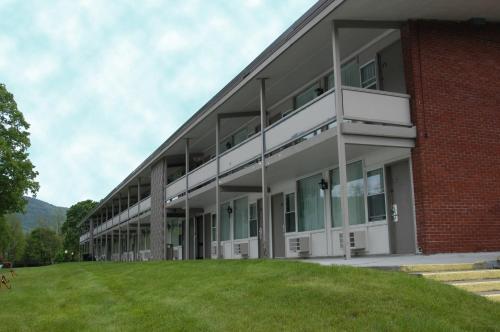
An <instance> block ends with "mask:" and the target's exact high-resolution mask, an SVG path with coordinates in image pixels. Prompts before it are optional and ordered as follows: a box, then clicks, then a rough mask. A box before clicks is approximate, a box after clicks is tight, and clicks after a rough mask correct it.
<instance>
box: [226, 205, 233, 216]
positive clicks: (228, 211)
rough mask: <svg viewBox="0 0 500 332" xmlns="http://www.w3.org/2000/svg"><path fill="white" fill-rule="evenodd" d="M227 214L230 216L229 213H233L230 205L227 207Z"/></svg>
mask: <svg viewBox="0 0 500 332" xmlns="http://www.w3.org/2000/svg"><path fill="white" fill-rule="evenodd" d="M227 213H228V214H229V215H231V213H233V209H232V208H231V205H229V206H228V207H227Z"/></svg>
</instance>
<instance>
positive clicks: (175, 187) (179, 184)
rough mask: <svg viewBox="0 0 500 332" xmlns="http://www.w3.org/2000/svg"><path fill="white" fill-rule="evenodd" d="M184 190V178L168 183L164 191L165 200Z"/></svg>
mask: <svg viewBox="0 0 500 332" xmlns="http://www.w3.org/2000/svg"><path fill="white" fill-rule="evenodd" d="M185 190H186V178H185V177H184V176H182V177H180V178H178V179H177V180H175V181H174V182H172V183H170V184H169V185H168V187H167V190H166V192H167V193H166V195H167V199H170V198H173V197H176V196H178V195H179V194H181V193H182V192H184V191H185Z"/></svg>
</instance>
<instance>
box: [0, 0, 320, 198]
mask: <svg viewBox="0 0 500 332" xmlns="http://www.w3.org/2000/svg"><path fill="white" fill-rule="evenodd" d="M313 2H314V0H308V3H305V2H304V1H302V0H293V1H291V2H287V3H285V2H278V1H276V2H274V1H273V2H271V1H269V2H265V1H257V0H245V1H244V2H231V1H227V2H224V1H210V2H208V1H200V0H186V1H182V2H176V3H175V5H173V4H172V2H170V1H166V0H163V1H162V0H147V1H144V2H141V4H140V5H138V4H137V2H135V1H124V2H111V1H94V0H79V1H64V0H63V1H53V2H50V4H47V3H46V2H37V1H22V2H21V1H17V2H15V1H7V2H6V1H5V0H4V1H2V0H0V8H2V11H9V13H12V15H4V16H3V17H2V20H1V21H0V79H1V80H2V82H4V83H6V84H7V87H8V88H9V89H10V90H11V91H12V92H13V93H14V95H15V98H16V101H17V102H18V105H19V108H20V109H21V110H22V111H23V112H24V114H25V116H26V118H27V119H28V121H29V122H30V123H31V125H32V127H31V129H30V131H31V133H32V135H31V141H32V148H31V158H32V160H33V162H34V164H35V165H36V168H37V170H38V171H39V172H40V176H39V181H40V184H41V190H40V193H39V195H38V196H39V197H40V198H41V199H44V200H47V201H49V202H51V203H54V204H58V205H65V206H69V205H71V204H73V203H74V202H76V201H78V200H82V199H87V198H92V199H95V200H99V199H101V198H102V197H104V196H105V195H106V194H107V193H108V192H109V191H110V190H111V189H112V188H113V187H114V186H116V185H117V184H118V183H119V182H120V181H121V180H122V179H123V178H124V177H125V176H127V175H128V174H129V173H130V172H131V171H132V170H133V169H134V168H135V167H136V166H137V165H138V164H139V163H140V162H141V161H143V160H144V159H145V158H146V157H147V156H148V155H149V154H150V153H151V152H152V151H153V150H154V149H155V148H156V147H157V146H158V145H159V144H161V143H162V142H163V141H164V140H165V139H166V138H167V137H168V136H169V135H170V134H171V133H172V132H173V131H174V130H175V129H177V128H178V126H180V125H181V123H182V122H183V121H185V120H186V119H187V118H188V117H189V116H190V115H191V114H193V113H194V112H195V111H197V110H198V108H199V107H200V106H202V105H203V104H204V103H205V102H206V101H207V100H208V99H209V98H211V97H212V96H213V94H214V93H216V92H217V90H219V89H220V88H222V87H223V86H224V85H225V84H226V83H227V82H228V81H229V80H230V79H231V78H232V77H233V76H234V75H235V74H236V73H237V72H238V71H240V70H241V69H242V68H243V67H244V66H245V65H247V64H248V62H249V61H250V60H251V59H252V58H253V57H255V56H256V55H257V54H258V53H260V52H261V51H262V50H263V49H264V47H265V46H267V45H268V44H269V43H270V42H271V41H272V40H273V39H274V38H276V37H277V35H278V34H279V33H280V32H281V31H283V30H284V29H285V28H286V27H287V26H288V25H289V24H290V23H291V22H292V21H293V20H295V19H296V18H297V17H298V16H299V15H300V14H302V12H303V11H305V10H306V9H307V7H308V6H310V5H311V4H312V3H313ZM242 4H243V5H242Z"/></svg>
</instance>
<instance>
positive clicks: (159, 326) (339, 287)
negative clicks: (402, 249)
mask: <svg viewBox="0 0 500 332" xmlns="http://www.w3.org/2000/svg"><path fill="white" fill-rule="evenodd" d="M12 283H13V289H12V290H11V291H7V290H6V289H5V288H3V289H2V290H0V308H1V309H0V330H2V331H3V330H5V331H16V330H36V331H69V330H72V331H80V330H92V331H99V330H148V329H152V330H168V331H176V330H191V331H194V330H212V331H220V330H232V331H236V330H254V331H255V330H266V331H269V330H294V331H298V330H309V331H318V330H332V329H341V330H384V331H387V330H399V331H401V330H404V331H409V330H421V331H424V330H425V331H429V330H447V331H449V330H477V331H493V330H500V304H497V303H493V302H489V301H487V300H485V299H483V298H481V297H479V296H474V295H471V294H468V293H466V292H465V291H461V290H459V289H456V288H454V287H451V286H447V285H443V284H440V283H438V282H434V281H430V280H424V279H422V278H417V277H413V276H409V275H406V274H403V273H398V272H382V271H375V270H367V269H355V268H349V267H321V266H317V265H313V264H305V263H300V262H288V261H255V260H253V261H197V262H196V261H195V262H148V263H121V264H120V263H81V264H80V263H74V264H63V265H57V266H50V267H42V268H24V269H19V270H18V276H17V277H16V278H15V279H14V280H13V281H12Z"/></svg>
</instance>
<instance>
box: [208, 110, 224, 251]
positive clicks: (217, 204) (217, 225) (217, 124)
mask: <svg viewBox="0 0 500 332" xmlns="http://www.w3.org/2000/svg"><path fill="white" fill-rule="evenodd" d="M219 132H220V118H219V116H217V119H216V122H215V161H216V162H215V165H216V170H215V234H216V237H217V239H216V241H217V248H216V250H215V253H216V255H217V258H222V255H221V252H220V251H221V250H220V185H219V173H220V157H219V153H220V151H219V150H220V147H219V145H220V143H219V139H220V133H219ZM211 222H212V218H211V217H210V223H211ZM213 240H214V239H212V241H213Z"/></svg>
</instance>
